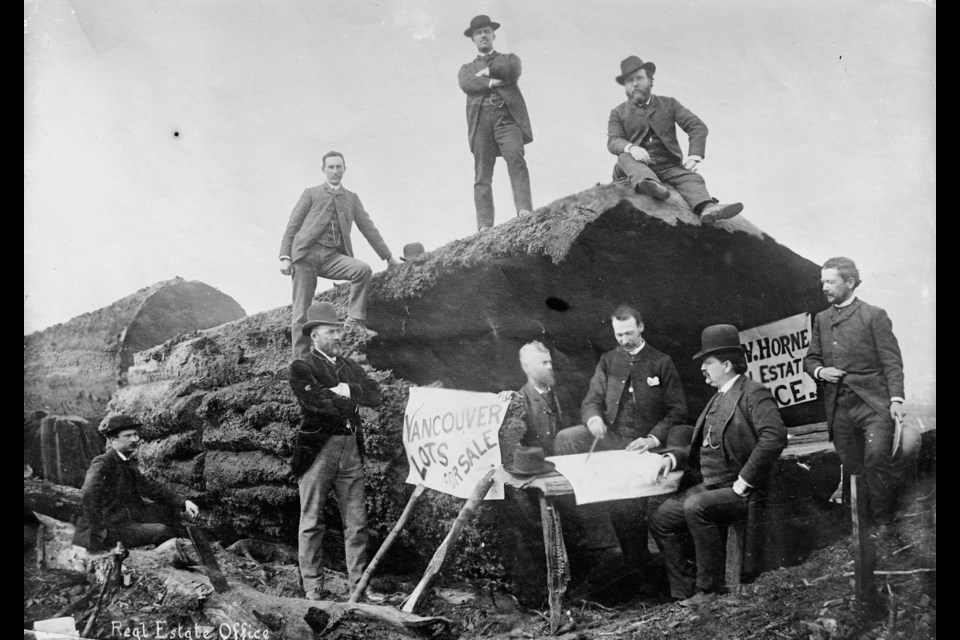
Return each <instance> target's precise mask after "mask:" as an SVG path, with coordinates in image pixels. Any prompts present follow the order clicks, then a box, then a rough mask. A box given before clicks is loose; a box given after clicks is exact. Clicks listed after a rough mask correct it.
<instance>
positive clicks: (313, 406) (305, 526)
mask: <svg viewBox="0 0 960 640" xmlns="http://www.w3.org/2000/svg"><path fill="white" fill-rule="evenodd" d="M342 326H343V323H342V322H340V319H339V318H338V317H337V311H336V309H335V308H334V306H333V305H332V304H330V303H329V302H318V303H316V304H315V305H313V306H311V307H310V309H309V310H308V312H307V322H306V323H305V324H304V325H303V329H302V331H303V334H304V335H306V336H309V337H310V340H311V342H312V344H313V346H312V348H311V349H310V353H309V354H307V356H306V357H305V358H303V359H298V360H294V361H293V364H292V365H290V386H291V387H292V388H293V393H294V395H295V396H297V401H298V402H299V404H300V409H301V410H302V411H303V421H302V423H301V426H300V430H299V431H298V432H297V442H296V445H295V448H294V454H293V462H292V465H293V475H294V476H295V477H296V478H297V483H298V485H299V488H300V534H299V557H300V575H301V577H302V578H303V589H304V591H305V592H306V597H307V599H310V600H320V599H322V594H321V590H322V588H323V566H322V564H321V559H322V542H323V533H324V530H325V528H326V527H325V525H324V522H323V507H324V504H325V503H326V501H327V494H328V493H329V492H330V490H331V489H333V492H334V494H335V495H336V496H337V504H338V506H339V507H340V514H341V517H342V518H343V546H344V551H345V553H346V556H347V574H348V576H349V579H350V588H351V590H352V589H353V588H354V587H356V585H357V582H358V581H359V580H360V578H361V576H363V572H364V571H365V570H366V567H367V561H368V557H367V543H368V539H369V534H368V532H367V502H366V481H365V479H364V474H363V431H362V424H361V420H360V412H359V411H358V409H359V407H361V406H364V407H375V406H376V405H378V404H380V386H379V385H378V384H377V382H376V380H373V379H372V378H371V377H370V376H368V375H367V374H366V372H365V371H364V370H363V369H362V368H361V367H360V365H358V364H357V363H356V362H354V361H353V360H350V359H349V358H345V357H344V356H342V355H341V348H340V330H341V327H342ZM366 596H367V598H368V599H371V600H375V599H380V600H382V596H379V595H378V594H374V593H372V592H370V591H368V592H367V594H366Z"/></svg>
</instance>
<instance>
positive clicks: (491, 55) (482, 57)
mask: <svg viewBox="0 0 960 640" xmlns="http://www.w3.org/2000/svg"><path fill="white" fill-rule="evenodd" d="M498 55H499V54H498V53H496V52H492V53H488V54H480V55H479V56H477V59H478V60H483V61H484V62H490V61H491V60H493V59H494V58H495V57H497V56H498Z"/></svg>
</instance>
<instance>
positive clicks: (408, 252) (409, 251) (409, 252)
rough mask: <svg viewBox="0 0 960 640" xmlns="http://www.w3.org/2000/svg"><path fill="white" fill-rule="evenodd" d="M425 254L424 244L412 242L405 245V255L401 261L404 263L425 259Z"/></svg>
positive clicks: (401, 257)
mask: <svg viewBox="0 0 960 640" xmlns="http://www.w3.org/2000/svg"><path fill="white" fill-rule="evenodd" d="M425 253H426V251H425V250H424V248H423V243H420V242H411V243H410V244H405V245H403V255H402V256H400V259H401V260H403V261H407V260H418V259H423V257H424V254H425Z"/></svg>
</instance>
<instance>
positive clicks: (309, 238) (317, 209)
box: [280, 184, 392, 262]
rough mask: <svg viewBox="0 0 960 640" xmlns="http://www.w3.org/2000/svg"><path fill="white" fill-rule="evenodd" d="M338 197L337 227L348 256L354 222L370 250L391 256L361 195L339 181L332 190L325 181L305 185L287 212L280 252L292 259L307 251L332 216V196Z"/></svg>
mask: <svg viewBox="0 0 960 640" xmlns="http://www.w3.org/2000/svg"><path fill="white" fill-rule="evenodd" d="M334 197H336V198H337V203H338V205H339V212H340V216H339V218H340V230H341V231H342V232H343V245H344V248H345V249H346V252H347V255H348V256H351V257H352V256H353V244H352V243H351V241H350V231H351V230H352V229H353V224H354V223H356V224H357V228H358V229H360V233H362V234H363V236H364V237H365V238H366V239H367V242H369V243H370V246H371V247H373V250H374V251H376V252H377V255H378V256H380V257H381V258H382V259H384V260H387V259H389V258H390V257H391V255H392V254H391V253H390V249H389V248H388V247H387V243H385V242H384V241H383V237H381V235H380V232H379V231H378V230H377V227H376V225H374V224H373V220H371V219H370V214H369V213H367V212H366V211H365V210H364V208H363V204H361V203H360V198H358V197H357V194H355V193H354V192H352V191H347V190H346V189H344V188H343V186H342V185H341V187H340V189H339V190H338V191H337V192H336V194H334V192H333V191H331V190H330V188H329V186H327V185H326V184H322V185H318V186H316V187H309V188H307V189H304V191H303V195H301V196H300V200H299V201H298V202H297V205H296V206H295V207H294V208H293V211H292V212H291V213H290V221H289V222H287V228H286V230H285V231H284V232H283V240H282V241H281V242H280V255H281V256H289V257H290V259H291V260H292V261H293V262H296V261H297V260H299V259H300V258H302V257H304V256H305V255H307V253H308V252H309V251H310V249H311V247H313V245H314V244H315V243H316V242H317V240H318V239H319V238H320V234H322V233H323V231H324V229H326V227H327V225H328V224H330V218H331V217H332V216H333V212H334V206H333V198H334Z"/></svg>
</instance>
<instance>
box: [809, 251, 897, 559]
mask: <svg viewBox="0 0 960 640" xmlns="http://www.w3.org/2000/svg"><path fill="white" fill-rule="evenodd" d="M820 282H821V284H822V286H823V293H824V295H825V296H826V298H827V302H829V303H830V305H831V306H830V307H829V308H828V309H826V310H825V311H821V312H820V313H818V314H817V316H816V318H815V319H814V321H813V332H812V335H811V337H810V348H809V350H808V351H807V356H806V358H804V368H805V369H806V371H807V373H808V374H810V376H811V377H812V378H813V379H814V380H817V381H820V382H821V383H822V384H823V395H824V402H825V404H826V410H827V425H828V426H829V429H830V438H831V439H832V440H833V443H834V445H835V446H836V448H837V454H839V456H840V461H841V462H843V466H844V469H845V472H846V474H849V475H856V476H861V477H863V479H864V480H865V482H866V486H867V490H868V492H869V499H868V504H869V507H870V516H871V518H872V520H873V522H872V523H871V524H872V525H873V526H875V527H877V529H876V530H875V532H874V533H875V534H876V535H877V536H880V537H886V536H887V535H888V534H889V535H891V536H892V537H893V541H894V542H896V537H897V533H898V532H897V530H896V526H895V513H896V491H897V489H898V486H899V478H898V474H897V472H896V470H895V466H894V462H893V446H894V437H895V436H894V433H895V429H896V423H895V421H897V420H903V417H904V415H905V414H904V412H903V398H904V392H903V359H902V358H901V356H900V345H899V344H898V343H897V338H896V336H894V335H893V324H892V323H891V322H890V318H889V317H888V316H887V313H886V311H884V310H883V309H881V308H879V307H874V306H873V305H870V304H867V303H866V302H864V301H862V300H859V299H858V298H857V296H856V294H855V290H856V288H857V287H858V286H859V285H860V272H859V271H858V270H857V266H856V265H855V264H854V262H853V260H850V259H849V258H842V257H838V258H831V259H829V260H827V261H826V262H825V263H823V267H822V268H821V272H820Z"/></svg>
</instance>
